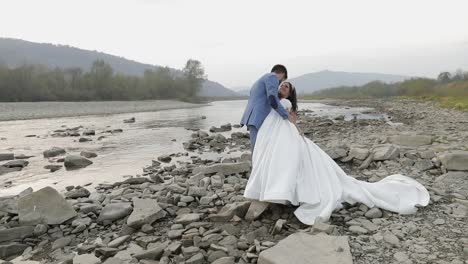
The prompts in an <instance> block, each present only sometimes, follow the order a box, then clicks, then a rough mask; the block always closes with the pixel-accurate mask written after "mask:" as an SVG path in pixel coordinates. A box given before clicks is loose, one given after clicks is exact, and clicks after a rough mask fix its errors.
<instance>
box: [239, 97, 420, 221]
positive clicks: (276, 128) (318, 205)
mask: <svg viewBox="0 0 468 264" xmlns="http://www.w3.org/2000/svg"><path fill="white" fill-rule="evenodd" d="M280 102H281V104H282V105H283V106H284V107H285V108H287V109H291V102H290V101H289V100H287V99H282V100H281V101H280ZM244 196H245V197H247V198H251V199H256V200H260V201H268V202H273V203H282V204H286V203H288V202H289V203H291V204H293V205H299V207H298V208H297V209H296V211H295V212H294V214H295V215H296V217H297V218H298V219H299V220H300V221H301V222H303V223H304V224H308V225H313V224H314V222H315V221H322V222H323V221H327V220H328V219H329V218H330V215H331V213H332V212H333V211H334V210H336V209H339V208H341V206H342V203H343V202H348V203H351V204H353V203H356V202H359V203H363V204H365V205H367V206H368V207H369V208H372V207H378V208H381V209H385V210H389V211H392V212H396V213H400V214H412V213H415V212H416V211H417V208H416V206H417V205H420V206H426V205H427V204H428V203H429V193H428V191H427V190H426V188H424V186H422V185H421V184H420V183H419V182H417V181H416V180H414V179H412V178H410V177H406V176H403V175H400V174H394V175H390V176H387V177H386V178H384V179H382V180H381V181H379V182H374V183H369V182H364V181H359V180H356V179H355V178H353V177H351V176H348V175H346V173H345V172H344V171H343V170H342V169H341V168H340V166H338V164H336V163H335V161H334V160H333V159H332V158H330V157H329V156H328V155H327V154H326V153H325V152H324V151H323V150H322V149H320V147H318V146H317V145H316V144H315V143H314V142H312V141H311V140H309V139H307V138H305V137H302V136H301V135H300V134H299V133H298V131H297V128H296V127H295V125H294V124H293V123H291V122H290V121H288V120H284V119H282V118H281V117H280V115H279V114H278V113H276V111H274V110H272V111H271V112H270V114H269V115H268V117H267V118H266V119H265V121H264V122H263V124H262V126H261V128H260V130H259V131H258V135H257V142H256V145H255V149H254V152H253V156H252V172H251V174H250V178H249V181H248V183H247V186H246V189H245V192H244Z"/></svg>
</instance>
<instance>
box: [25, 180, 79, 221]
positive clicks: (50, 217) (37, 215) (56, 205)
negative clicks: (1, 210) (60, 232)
mask: <svg viewBox="0 0 468 264" xmlns="http://www.w3.org/2000/svg"><path fill="white" fill-rule="evenodd" d="M76 215H77V214H76V211H75V210H74V209H73V207H72V206H71V205H70V204H69V203H68V202H67V201H66V200H65V199H64V198H63V197H62V196H61V195H60V194H59V193H58V192H57V191H56V190H55V189H54V188H52V187H44V188H42V189H40V190H38V191H36V192H33V193H31V194H28V195H25V196H23V197H20V198H19V199H18V216H19V222H20V224H22V225H35V224H47V225H59V224H62V223H63V222H65V221H67V220H69V219H71V218H73V217H75V216H76Z"/></svg>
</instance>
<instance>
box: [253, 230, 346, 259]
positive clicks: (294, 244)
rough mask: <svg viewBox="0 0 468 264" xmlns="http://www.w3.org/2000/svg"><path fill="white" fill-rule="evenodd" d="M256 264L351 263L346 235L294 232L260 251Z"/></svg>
mask: <svg viewBox="0 0 468 264" xmlns="http://www.w3.org/2000/svg"><path fill="white" fill-rule="evenodd" d="M257 263H258V264H284V263H294V264H315V263H320V264H352V263H353V258H352V256H351V252H350V250H349V244H348V237H346V236H329V235H325V234H318V235H309V234H305V233H295V234H292V235H290V236H288V237H287V238H286V239H283V240H281V241H280V242H279V243H278V244H277V245H276V246H274V247H272V248H270V249H267V250H265V251H263V252H262V253H260V256H259V258H258V262H257Z"/></svg>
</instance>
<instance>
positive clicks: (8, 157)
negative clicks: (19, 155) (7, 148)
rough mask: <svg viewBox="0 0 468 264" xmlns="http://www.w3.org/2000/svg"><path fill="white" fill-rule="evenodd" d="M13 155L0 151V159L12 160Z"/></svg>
mask: <svg viewBox="0 0 468 264" xmlns="http://www.w3.org/2000/svg"><path fill="white" fill-rule="evenodd" d="M14 159H15V155H14V154H13V153H0V161H4V160H14Z"/></svg>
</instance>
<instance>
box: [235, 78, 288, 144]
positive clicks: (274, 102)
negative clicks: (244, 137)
mask: <svg viewBox="0 0 468 264" xmlns="http://www.w3.org/2000/svg"><path fill="white" fill-rule="evenodd" d="M278 85H279V80H278V77H276V74H275V73H267V74H265V75H263V76H262V77H261V78H260V79H258V80H257V81H256V82H255V83H254V85H253V86H252V88H251V90H250V97H249V102H248V103H247V107H246V108H245V112H244V115H243V116H242V120H241V125H242V126H244V125H246V126H247V127H248V129H249V131H250V143H251V146H252V150H253V148H254V147H255V141H256V139H257V132H258V130H259V129H260V127H261V126H262V124H263V121H265V118H266V117H267V116H268V114H269V113H270V111H271V109H272V108H273V109H275V110H276V112H278V114H280V115H281V116H282V117H283V118H284V119H288V118H289V113H288V111H287V110H286V109H284V107H283V106H282V105H281V104H280V102H279V98H278Z"/></svg>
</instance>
